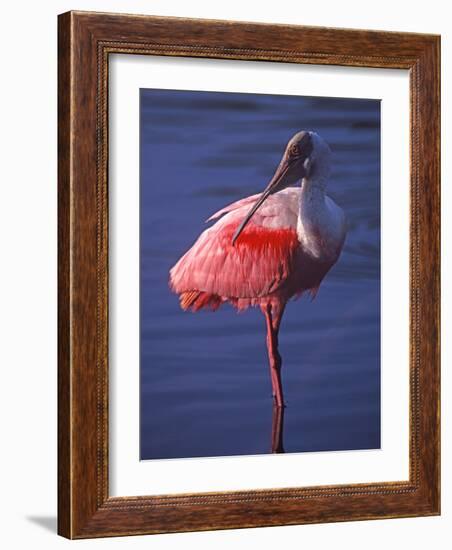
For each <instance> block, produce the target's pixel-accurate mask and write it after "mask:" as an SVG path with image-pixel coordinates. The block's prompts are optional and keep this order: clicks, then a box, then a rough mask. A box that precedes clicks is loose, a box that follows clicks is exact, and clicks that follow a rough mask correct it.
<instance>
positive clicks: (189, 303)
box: [179, 290, 222, 311]
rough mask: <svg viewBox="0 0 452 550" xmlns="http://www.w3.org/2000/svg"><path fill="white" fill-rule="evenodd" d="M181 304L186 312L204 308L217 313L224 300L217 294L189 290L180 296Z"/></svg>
mask: <svg viewBox="0 0 452 550" xmlns="http://www.w3.org/2000/svg"><path fill="white" fill-rule="evenodd" d="M179 302H180V307H181V308H182V309H183V310H184V311H187V310H191V311H199V310H200V309H203V308H205V309H211V310H213V311H215V310H217V309H218V308H219V307H220V306H221V304H222V299H221V298H220V297H219V296H217V295H216V294H209V293H208V292H202V291H199V290H187V291H186V292H182V293H181V294H180V295H179Z"/></svg>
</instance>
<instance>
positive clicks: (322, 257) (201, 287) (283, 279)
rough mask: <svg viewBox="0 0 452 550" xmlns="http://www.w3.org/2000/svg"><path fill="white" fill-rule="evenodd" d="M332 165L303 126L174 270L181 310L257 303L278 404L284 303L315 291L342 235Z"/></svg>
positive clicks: (320, 141)
mask: <svg viewBox="0 0 452 550" xmlns="http://www.w3.org/2000/svg"><path fill="white" fill-rule="evenodd" d="M330 167H331V150H330V148H329V146H328V145H327V143H326V142H325V141H324V140H323V139H322V138H321V137H320V136H319V135H318V134H317V133H315V132H311V131H301V132H298V133H297V134H295V135H294V136H293V137H292V138H291V139H290V141H289V142H288V144H287V146H286V149H285V151H284V154H283V157H282V159H281V162H280V163H279V166H278V168H277V169H276V172H275V174H274V175H273V177H272V179H271V180H270V182H269V184H268V185H267V187H266V188H265V190H264V191H263V192H262V193H261V194H257V195H253V196H251V197H247V198H245V199H242V200H239V201H237V202H234V203H233V204H230V205H229V206H226V207H225V208H223V209H222V210H220V211H218V212H217V213H216V214H214V215H213V216H211V217H210V218H209V219H208V220H207V221H211V220H217V219H218V221H217V222H216V223H215V224H214V225H212V226H211V227H209V228H208V229H206V230H205V231H204V232H203V233H201V235H200V236H199V238H198V240H197V241H196V242H195V243H194V245H193V246H192V247H191V248H190V249H189V250H188V252H186V254H185V255H184V256H182V257H181V258H180V260H179V261H178V262H177V263H176V265H175V266H174V267H173V268H172V269H171V270H170V279H169V284H170V288H171V289H172V290H173V291H174V292H175V293H177V294H178V295H179V300H180V305H181V307H182V309H184V310H192V311H198V310H200V309H203V308H204V309H212V310H216V309H218V307H220V306H221V305H222V304H223V303H225V302H229V303H230V304H232V305H233V306H234V307H235V308H237V309H238V310H244V309H246V308H248V307H249V306H258V307H260V309H261V310H262V312H263V314H264V315H265V321H266V327H267V349H268V358H269V363H270V374H271V383H272V390H273V397H274V400H275V405H276V406H277V407H282V406H284V400H283V391H282V384H281V357H280V355H279V353H278V333H279V327H280V323H281V318H282V315H283V313H284V308H285V306H286V303H287V301H288V300H289V299H290V298H292V297H297V296H300V295H301V294H302V293H303V292H306V291H308V292H310V293H311V295H312V297H313V298H314V297H315V295H316V294H317V291H318V289H319V286H320V283H321V282H322V280H323V278H324V277H325V275H326V274H327V273H328V271H329V270H330V269H331V267H332V266H333V265H334V264H335V263H336V261H337V260H338V258H339V256H340V254H341V251H342V247H343V244H344V240H345V235H346V227H345V216H344V213H343V211H342V209H341V208H340V207H339V206H337V205H336V204H335V202H334V201H333V200H332V199H331V198H330V197H328V196H327V195H326V194H325V190H326V185H327V182H328V179H329V175H330ZM296 182H301V186H300V187H297V188H293V187H290V186H291V185H293V184H295V183H296ZM219 218H220V219H219Z"/></svg>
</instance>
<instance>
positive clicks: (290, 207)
mask: <svg viewBox="0 0 452 550" xmlns="http://www.w3.org/2000/svg"><path fill="white" fill-rule="evenodd" d="M300 193H301V188H300V187H288V188H287V189H284V190H282V191H280V192H279V193H275V194H274V195H270V196H269V197H268V198H267V200H266V201H265V202H264V204H263V205H262V206H261V207H260V208H259V210H258V211H257V212H256V214H255V215H254V216H253V219H254V217H255V216H256V219H255V220H254V221H255V223H259V219H260V220H261V221H263V220H264V219H265V218H269V217H275V216H278V217H279V219H280V220H281V223H284V224H285V225H287V224H288V223H293V222H294V221H295V220H294V217H295V218H296V216H297V215H298V208H299V201H300ZM259 197H260V193H257V194H256V195H251V196H250V197H245V198H244V199H240V200H239V201H236V202H233V203H231V204H229V205H228V206H225V207H224V208H222V209H221V210H218V212H215V214H212V216H210V218H208V219H207V220H206V221H208V222H210V221H214V220H217V219H218V218H221V216H223V215H224V214H227V213H229V212H234V211H237V210H239V211H240V212H241V213H243V217H245V216H246V214H247V211H248V210H249V209H250V208H251V207H252V206H253V204H254V203H255V202H256V200H257V199H258V198H259ZM264 223H265V222H264Z"/></svg>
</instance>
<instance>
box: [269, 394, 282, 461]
mask: <svg viewBox="0 0 452 550" xmlns="http://www.w3.org/2000/svg"><path fill="white" fill-rule="evenodd" d="M284 410H285V407H277V406H276V405H275V404H274V405H273V414H272V447H271V452H272V453H284V452H285V451H284V444H283V435H284Z"/></svg>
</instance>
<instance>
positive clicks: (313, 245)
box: [297, 178, 328, 260]
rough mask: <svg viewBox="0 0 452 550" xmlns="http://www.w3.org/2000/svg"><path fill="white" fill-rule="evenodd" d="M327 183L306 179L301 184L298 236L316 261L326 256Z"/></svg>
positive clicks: (306, 250)
mask: <svg viewBox="0 0 452 550" xmlns="http://www.w3.org/2000/svg"><path fill="white" fill-rule="evenodd" d="M325 188H326V181H325V180H324V179H319V178H315V179H314V178H304V179H303V181H302V184H301V193H300V204H299V215H298V221H297V235H298V240H299V242H300V244H301V245H302V247H303V249H304V251H305V252H306V253H307V254H309V255H310V256H312V257H313V258H316V259H319V260H321V259H323V256H324V255H325V246H324V235H323V233H324V231H325V229H326V225H327V222H328V220H327V217H328V214H327V207H326V201H325Z"/></svg>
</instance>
